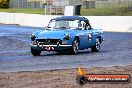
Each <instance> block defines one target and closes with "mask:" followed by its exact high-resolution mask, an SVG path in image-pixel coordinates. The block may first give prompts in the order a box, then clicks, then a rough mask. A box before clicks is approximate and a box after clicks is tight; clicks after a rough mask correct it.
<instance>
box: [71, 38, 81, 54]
mask: <svg viewBox="0 0 132 88" xmlns="http://www.w3.org/2000/svg"><path fill="white" fill-rule="evenodd" d="M78 46H79V41H78V39H77V38H75V39H74V40H73V42H72V47H71V50H70V51H71V52H70V54H73V55H75V54H77V53H78Z"/></svg>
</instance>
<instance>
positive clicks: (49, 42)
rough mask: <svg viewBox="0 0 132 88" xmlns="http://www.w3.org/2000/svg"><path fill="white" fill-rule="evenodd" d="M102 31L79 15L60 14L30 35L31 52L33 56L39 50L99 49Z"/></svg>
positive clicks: (36, 54)
mask: <svg viewBox="0 0 132 88" xmlns="http://www.w3.org/2000/svg"><path fill="white" fill-rule="evenodd" d="M102 41H103V31H102V30H101V29H93V28H91V25H90V23H89V20H88V19H87V18H85V17H79V16H62V17H57V18H54V19H51V20H50V22H49V24H48V26H47V27H46V28H45V29H44V30H41V31H36V32H34V33H33V34H32V35H31V53H32V54H33V55H34V56H38V55H40V54H41V51H57V52H64V51H65V52H69V54H77V53H78V50H84V49H88V48H91V50H92V51H93V52H98V51H99V50H100V44H101V43H102Z"/></svg>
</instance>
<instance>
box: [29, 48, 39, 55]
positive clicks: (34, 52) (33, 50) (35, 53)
mask: <svg viewBox="0 0 132 88" xmlns="http://www.w3.org/2000/svg"><path fill="white" fill-rule="evenodd" d="M31 53H32V55H33V56H40V54H41V51H40V50H35V49H33V48H31Z"/></svg>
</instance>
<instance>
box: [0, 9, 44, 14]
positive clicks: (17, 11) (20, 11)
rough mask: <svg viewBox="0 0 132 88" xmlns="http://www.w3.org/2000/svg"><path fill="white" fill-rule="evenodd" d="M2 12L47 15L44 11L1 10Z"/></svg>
mask: <svg viewBox="0 0 132 88" xmlns="http://www.w3.org/2000/svg"><path fill="white" fill-rule="evenodd" d="M0 12H12V13H28V14H45V10H44V9H0Z"/></svg>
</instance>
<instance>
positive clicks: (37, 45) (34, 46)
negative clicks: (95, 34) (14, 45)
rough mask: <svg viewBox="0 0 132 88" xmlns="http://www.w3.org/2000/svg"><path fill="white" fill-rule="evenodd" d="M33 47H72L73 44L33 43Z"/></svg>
mask: <svg viewBox="0 0 132 88" xmlns="http://www.w3.org/2000/svg"><path fill="white" fill-rule="evenodd" d="M30 46H33V47H71V46H72V45H32V44H30Z"/></svg>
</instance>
